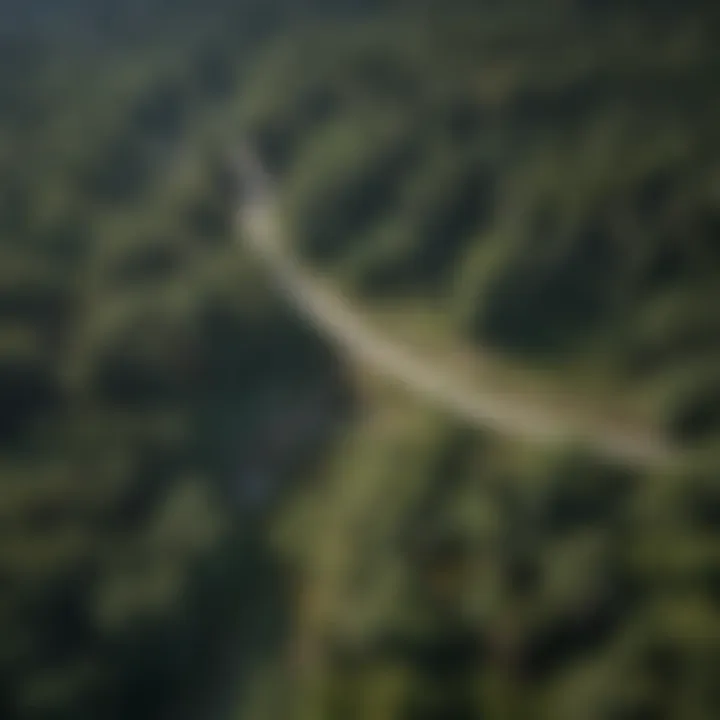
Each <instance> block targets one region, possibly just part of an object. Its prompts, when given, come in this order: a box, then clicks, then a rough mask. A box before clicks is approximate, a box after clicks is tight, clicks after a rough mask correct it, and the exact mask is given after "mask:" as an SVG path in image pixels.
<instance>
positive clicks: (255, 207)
mask: <svg viewBox="0 0 720 720" xmlns="http://www.w3.org/2000/svg"><path fill="white" fill-rule="evenodd" d="M233 170H234V173H235V174H236V176H237V180H238V181H239V183H240V186H241V190H240V192H239V198H238V203H237V208H236V212H237V221H238V226H239V229H240V232H241V237H242V239H243V240H244V242H245V243H246V244H247V246H248V247H249V248H250V249H251V251H252V252H253V253H254V254H255V255H256V256H257V257H258V258H259V259H260V260H261V261H262V262H263V264H264V265H265V266H266V268H267V270H268V271H269V273H270V275H271V277H272V278H273V280H274V281H275V284H276V285H277V287H278V289H279V291H280V292H282V293H283V294H284V295H285V296H286V298H287V300H288V302H289V303H290V304H291V305H292V306H293V307H294V308H295V310H296V311H297V312H298V313H299V314H300V315H301V316H303V317H304V319H305V320H306V321H308V322H309V323H310V324H311V325H312V326H313V327H314V328H315V329H316V330H317V331H319V332H320V333H321V334H322V335H324V336H325V337H326V338H327V339H328V340H330V341H332V342H333V343H334V344H335V345H336V346H337V348H338V349H339V350H340V351H341V352H344V353H346V354H348V355H349V357H350V358H351V359H352V360H353V361H354V362H360V363H362V364H363V365H364V366H366V367H368V368H369V369H371V370H372V371H373V372H374V373H376V374H379V375H383V376H385V377H387V378H389V379H392V380H394V381H395V382H398V383H400V384H402V385H403V386H405V387H406V388H407V389H408V390H409V391H411V392H412V393H414V394H416V395H420V396H422V397H423V398H425V399H426V400H428V401H430V402H431V403H432V404H434V405H436V406H437V407H440V408H442V409H444V410H445V411H447V412H450V413H452V414H453V415H455V416H457V417H459V418H462V419H463V420H465V421H467V422H470V423H472V424H473V425H474V426H476V427H479V428H482V429H485V430H492V431H495V432H499V433H502V434H505V435H509V436H514V437H519V438H522V439H524V440H526V441H529V442H533V443H542V444H546V445H547V444H556V445H562V444H565V445H574V446H577V447H579V448H583V449H585V450H587V451H589V452H591V453H593V454H595V455H599V456H601V457H603V458H604V459H608V460H612V461H616V462H621V463H623V464H632V465H640V466H653V465H654V466H660V467H667V466H668V465H669V464H672V463H673V461H674V460H675V459H676V457H677V452H676V450H675V449H674V448H673V446H672V444H671V443H670V442H669V441H668V440H667V439H665V438H663V437H662V436H661V435H659V434H658V433H656V432H654V431H652V430H651V429H649V428H640V427H633V428H632V429H628V428H627V427H620V426H618V424H617V422H615V421H614V420H610V419H608V418H606V417H604V416H603V417H601V416H593V415H592V414H590V415H588V414H584V413H582V412H581V410H580V407H581V402H580V401H578V402H577V403H576V405H577V408H578V409H577V412H574V411H572V410H571V409H569V408H567V407H558V406H557V403H555V404H553V402H552V399H551V398H548V397H547V396H546V397H543V396H542V395H541V394H534V393H527V392H523V393H518V392H517V391H515V392H514V393H513V391H512V389H511V388H507V387H506V388H504V389H503V388H499V387H497V386H491V384H490V383H489V382H488V383H486V385H487V386H485V387H483V384H482V382H481V381H480V382H479V384H478V383H472V386H470V383H468V382H467V380H466V379H463V378H462V377H459V376H458V373H457V372H455V371H454V370H453V369H452V368H451V367H449V366H448V367H445V368H443V367H442V364H441V363H439V362H437V361H430V360H428V359H427V358H423V357H422V356H421V355H419V354H418V352H417V351H415V350H414V349H412V348H411V347H409V346H407V345H405V344H403V343H402V342H399V341H397V340H395V339H393V338H391V337H387V336H385V335H383V333H382V332H381V331H380V330H378V329H377V328H376V327H374V326H373V325H372V324H371V323H368V322H367V321H366V320H365V319H364V318H363V317H362V312H361V311H360V310H359V309H358V308H355V307H353V305H352V303H350V302H349V301H348V300H347V299H345V298H343V297H342V296H341V295H339V294H338V293H337V292H333V291H332V290H330V289H328V288H327V287H325V286H324V284H323V282H322V281H321V280H320V279H318V278H317V277H315V276H314V274H313V273H312V271H311V270H310V269H308V268H307V267H305V266H304V264H303V263H302V261H301V260H300V259H299V258H298V257H297V256H296V254H294V253H293V252H292V250H291V249H290V246H289V243H287V242H285V238H284V230H283V227H282V222H281V218H280V212H279V211H278V209H277V204H276V201H275V192H274V189H273V183H272V179H271V178H270V176H269V174H268V173H267V171H266V170H265V169H264V167H263V166H262V164H261V162H260V160H259V158H258V157H257V156H256V155H255V154H254V152H253V151H252V149H251V148H250V147H249V146H244V147H242V148H241V149H240V151H239V152H238V153H237V154H236V156H235V157H234V159H233ZM479 354H480V355H481V351H479Z"/></svg>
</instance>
